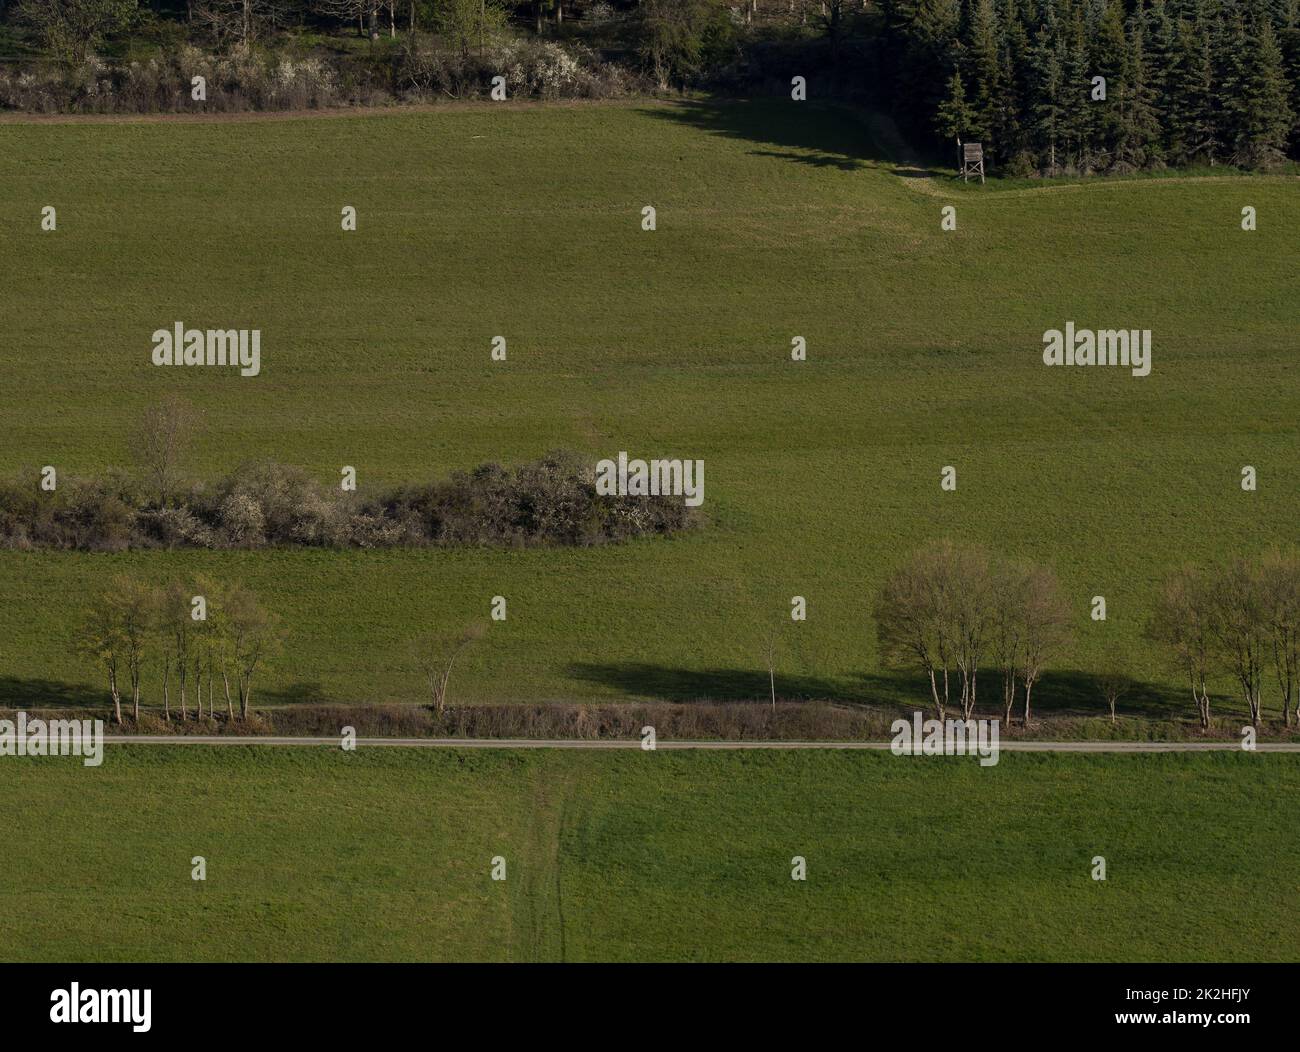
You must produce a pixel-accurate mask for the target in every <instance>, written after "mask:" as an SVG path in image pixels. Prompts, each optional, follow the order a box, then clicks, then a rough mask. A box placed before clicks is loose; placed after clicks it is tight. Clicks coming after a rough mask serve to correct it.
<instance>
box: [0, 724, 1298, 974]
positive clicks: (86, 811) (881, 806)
mask: <svg viewBox="0 0 1300 1052" xmlns="http://www.w3.org/2000/svg"><path fill="white" fill-rule="evenodd" d="M1297 792H1300V768H1298V767H1297V766H1296V764H1295V763H1294V762H1292V761H1291V760H1290V758H1286V757H1278V756H1268V755H1252V754H1247V753H1233V754H1217V755H1198V756H1177V755H1149V756H1136V757H1115V756H1095V757H1078V756H1076V757H1068V756H1046V755H1033V754H1004V755H1003V757H1002V761H1001V763H1000V764H998V765H997V766H996V767H992V768H981V767H979V766H978V764H977V762H976V761H975V760H974V759H972V758H953V759H950V760H935V761H928V760H922V759H914V758H897V757H893V756H890V755H889V754H887V753H885V754H867V753H835V752H791V753H711V754H710V753H685V754H684V753H677V754H668V753H662V752H661V753H654V754H649V753H640V752H636V753H618V754H610V753H590V752H571V751H562V752H560V751H544V752H538V751H534V752H523V753H513V754H511V753H488V752H483V751H462V752H455V751H445V752H444V751H434V752H430V751H424V750H398V749H369V750H366V749H363V750H362V751H360V752H357V753H352V754H347V753H343V752H341V751H338V750H333V749H327V748H320V749H311V750H308V749H286V748H275V747H266V746H263V747H242V746H241V747H224V748H207V749H205V748H201V747H195V746H191V747H176V748H166V747H156V746H150V747H132V746H116V747H113V746H110V749H109V752H108V755H107V757H106V759H105V762H104V765H103V767H101V768H98V769H96V770H88V769H85V768H83V767H81V766H80V761H78V760H75V759H60V760H13V759H11V760H7V761H4V762H3V763H0V796H3V797H4V798H5V799H8V800H18V799H21V800H22V801H23V817H22V818H21V819H20V820H19V819H15V821H13V822H11V823H10V824H9V826H8V829H7V831H6V835H5V850H4V852H3V853H0V959H4V960H21V961H27V960H115V961H124V960H199V961H203V960H299V959H311V960H354V959H355V960H376V959H380V960H515V961H520V960H530V961H531V960H560V959H563V960H570V961H593V960H1039V961H1042V960H1155V961H1159V960H1165V961H1168V960H1216V961H1228V960H1290V961H1294V960H1296V959H1297V958H1300V925H1297V923H1296V920H1297V918H1296V905H1295V904H1296V901H1297V892H1300V877H1297V874H1298V873H1300V832H1298V831H1297V827H1296V824H1295V822H1294V820H1293V818H1292V816H1291V810H1292V808H1291V805H1290V803H1288V801H1291V800H1293V799H1294V798H1295V796H1296V794H1297ZM196 855H202V856H203V857H204V858H205V859H206V860H207V867H208V868H207V880H206V881H205V882H202V883H200V882H196V881H193V880H191V878H190V868H191V859H192V858H193V857H194V856H196ZM498 855H500V856H504V857H505V859H506V880H505V881H504V882H494V881H492V880H491V879H490V875H489V871H490V867H491V860H492V859H493V857H494V856H498ZM795 855H802V856H803V857H804V858H805V859H806V860H807V867H808V869H807V878H808V879H807V880H806V881H804V882H796V881H793V880H791V879H790V874H791V866H790V862H791V859H792V858H793V856H795ZM1096 855H1102V856H1104V857H1105V859H1106V863H1107V879H1106V881H1105V882H1104V883H1103V882H1098V881H1094V880H1093V879H1091V875H1090V874H1091V869H1092V859H1093V858H1094V856H1096Z"/></svg>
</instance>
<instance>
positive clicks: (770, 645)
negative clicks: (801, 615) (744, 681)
mask: <svg viewBox="0 0 1300 1052" xmlns="http://www.w3.org/2000/svg"><path fill="white" fill-rule="evenodd" d="M780 636H781V622H780V621H777V622H775V623H774V624H772V625H771V626H770V627H769V628H768V630H767V634H766V635H765V636H764V637H763V661H764V663H765V664H766V666H767V685H768V688H769V689H770V690H771V692H772V711H773V712H776V644H777V641H778V640H779V639H780Z"/></svg>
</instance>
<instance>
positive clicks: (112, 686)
mask: <svg viewBox="0 0 1300 1052" xmlns="http://www.w3.org/2000/svg"><path fill="white" fill-rule="evenodd" d="M108 692H109V693H110V694H111V695H113V715H114V716H115V717H116V719H117V723H118V726H119V727H120V726H121V725H122V695H121V694H120V693H119V692H118V689H117V670H116V669H109V670H108Z"/></svg>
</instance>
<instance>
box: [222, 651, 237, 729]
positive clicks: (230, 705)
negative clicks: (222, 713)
mask: <svg viewBox="0 0 1300 1052" xmlns="http://www.w3.org/2000/svg"><path fill="white" fill-rule="evenodd" d="M221 682H222V683H223V684H224V685H225V688H226V712H227V714H228V715H229V716H230V722H231V723H234V722H235V703H234V702H233V701H231V700H230V677H229V676H228V675H226V659H225V658H224V657H223V658H222V659H221Z"/></svg>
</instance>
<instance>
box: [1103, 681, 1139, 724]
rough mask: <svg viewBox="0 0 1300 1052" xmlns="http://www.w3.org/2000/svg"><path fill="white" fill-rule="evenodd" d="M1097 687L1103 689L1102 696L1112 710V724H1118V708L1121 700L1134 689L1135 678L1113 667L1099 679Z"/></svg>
mask: <svg viewBox="0 0 1300 1052" xmlns="http://www.w3.org/2000/svg"><path fill="white" fill-rule="evenodd" d="M1097 685H1098V686H1099V687H1101V696H1102V697H1103V698H1105V699H1106V706H1107V707H1108V708H1109V709H1110V722H1111V723H1112V724H1114V723H1118V722H1119V721H1118V718H1117V712H1116V708H1117V706H1118V705H1119V700H1120V698H1122V697H1124V696H1125V695H1126V694H1128V692H1129V691H1130V690H1132V689H1133V677H1132V676H1130V675H1129V674H1128V673H1127V672H1125V671H1124V670H1123V669H1121V668H1116V667H1111V668H1108V669H1107V670H1106V671H1105V672H1103V673H1102V674H1101V676H1100V677H1098V680H1097Z"/></svg>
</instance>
